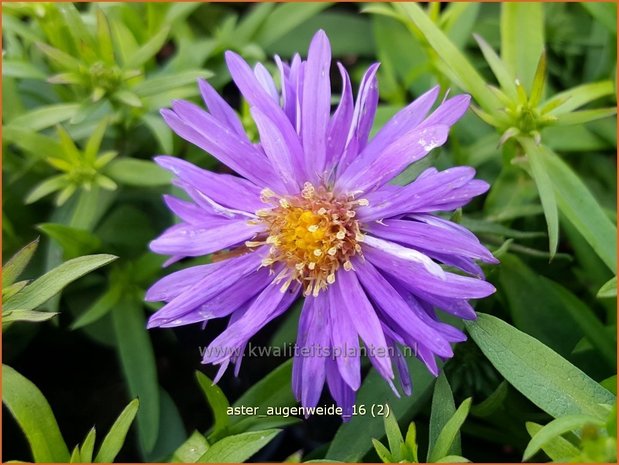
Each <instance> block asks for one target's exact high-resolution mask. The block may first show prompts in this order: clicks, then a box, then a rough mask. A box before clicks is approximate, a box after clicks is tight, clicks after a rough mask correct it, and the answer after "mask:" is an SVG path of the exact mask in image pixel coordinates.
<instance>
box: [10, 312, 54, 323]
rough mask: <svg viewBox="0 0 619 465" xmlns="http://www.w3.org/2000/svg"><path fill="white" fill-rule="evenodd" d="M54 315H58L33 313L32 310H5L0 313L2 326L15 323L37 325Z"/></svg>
mask: <svg viewBox="0 0 619 465" xmlns="http://www.w3.org/2000/svg"><path fill="white" fill-rule="evenodd" d="M56 315H58V313H53V312H35V311H33V310H8V311H6V310H5V311H3V312H2V324H3V325H4V324H5V323H14V322H16V321H24V322H29V323H38V322H40V321H45V320H49V319H51V318H53V317H55V316H56Z"/></svg>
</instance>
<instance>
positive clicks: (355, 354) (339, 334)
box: [326, 290, 361, 391]
mask: <svg viewBox="0 0 619 465" xmlns="http://www.w3.org/2000/svg"><path fill="white" fill-rule="evenodd" d="M326 293H327V294H328V296H329V313H330V315H331V318H330V323H331V343H332V350H333V356H334V357H336V359H337V366H338V369H339V370H340V374H341V375H342V378H343V379H344V381H346V382H347V383H348V385H349V386H350V387H351V388H352V389H353V390H354V391H356V390H357V389H359V386H360V385H361V358H360V357H359V335H358V334H357V331H355V326H354V324H353V322H352V320H350V319H349V317H348V314H347V313H346V312H343V311H342V309H341V308H340V302H339V300H338V298H337V296H336V293H335V292H330V291H329V290H328V291H327V292H326Z"/></svg>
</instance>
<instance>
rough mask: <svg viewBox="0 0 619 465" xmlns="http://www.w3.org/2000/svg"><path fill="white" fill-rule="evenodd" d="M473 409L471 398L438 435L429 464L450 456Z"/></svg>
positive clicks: (461, 406) (463, 403)
mask: <svg viewBox="0 0 619 465" xmlns="http://www.w3.org/2000/svg"><path fill="white" fill-rule="evenodd" d="M470 408H471V398H470V397H469V398H468V399H466V400H465V401H464V402H462V404H460V407H458V410H456V412H455V413H454V414H453V416H452V417H451V418H450V419H449V421H448V422H447V423H446V424H445V426H444V427H443V429H442V430H441V433H440V434H439V435H438V438H437V439H436V443H435V444H434V447H433V448H432V451H431V452H430V456H429V459H428V461H429V462H436V461H437V460H439V459H441V458H443V457H445V456H447V455H449V451H450V450H451V447H452V445H453V443H454V441H455V439H456V436H457V435H458V432H459V431H460V428H461V427H462V425H463V423H464V420H466V417H467V416H468V414H469V409H470Z"/></svg>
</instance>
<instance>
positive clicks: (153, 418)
mask: <svg viewBox="0 0 619 465" xmlns="http://www.w3.org/2000/svg"><path fill="white" fill-rule="evenodd" d="M112 321H113V324H114V332H115V334H116V343H117V347H118V354H119V356H120V362H121V365H122V369H123V373H124V376H125V379H126V380H127V385H128V388H129V396H130V397H132V398H135V397H137V398H139V399H140V409H139V411H138V415H137V427H138V436H139V439H140V443H141V445H142V449H144V451H146V452H149V451H151V450H152V449H153V447H154V446H155V441H156V440H157V434H158V432H159V407H160V404H159V385H158V383H157V368H156V366H155V356H154V354H153V347H152V345H151V342H150V338H149V335H148V333H147V330H146V321H145V318H144V311H143V309H142V306H141V304H140V303H139V302H137V301H134V300H132V299H131V298H130V297H129V296H127V297H125V298H123V299H121V300H120V302H119V303H118V304H117V305H116V306H115V307H114V309H113V310H112Z"/></svg>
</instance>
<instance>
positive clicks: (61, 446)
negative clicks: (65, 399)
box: [2, 365, 70, 463]
mask: <svg viewBox="0 0 619 465" xmlns="http://www.w3.org/2000/svg"><path fill="white" fill-rule="evenodd" d="M2 403H3V404H4V405H5V406H6V407H7V409H8V410H9V412H10V413H11V415H13V418H15V420H16V421H17V424H18V425H19V426H20V428H21V429H22V431H23V432H24V434H25V435H26V439H27V440H28V443H29V444H30V450H31V451H32V457H33V459H34V461H35V462H48V463H49V462H57V463H58V462H67V461H68V460H69V458H70V456H69V449H68V448H67V445H66V444H65V442H64V439H63V438H62V434H61V433H60V430H59V429H58V424H57V423H56V418H55V417H54V413H53V412H52V409H51V408H50V406H49V404H48V403H47V400H45V397H44V396H43V394H41V391H39V389H38V388H37V387H36V386H35V385H34V384H33V383H32V382H30V381H29V380H28V379H26V378H25V377H23V376H22V375H21V374H19V373H18V372H17V371H15V370H14V369H13V368H11V367H10V366H8V365H2Z"/></svg>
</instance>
